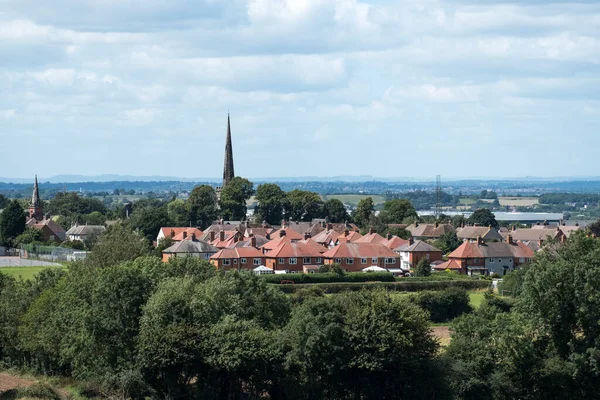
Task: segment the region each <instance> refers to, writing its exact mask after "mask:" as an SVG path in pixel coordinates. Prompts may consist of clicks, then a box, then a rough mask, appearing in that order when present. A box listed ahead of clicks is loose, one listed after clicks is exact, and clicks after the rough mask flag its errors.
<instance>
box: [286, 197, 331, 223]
mask: <svg viewBox="0 0 600 400" xmlns="http://www.w3.org/2000/svg"><path fill="white" fill-rule="evenodd" d="M285 214H286V217H287V218H288V219H289V220H292V221H312V220H313V219H314V218H322V217H323V199H322V198H321V196H319V194H317V193H314V192H308V191H306V190H300V189H294V190H292V191H291V192H288V194H287V209H286V212H285Z"/></svg>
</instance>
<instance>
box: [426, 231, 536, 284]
mask: <svg viewBox="0 0 600 400" xmlns="http://www.w3.org/2000/svg"><path fill="white" fill-rule="evenodd" d="M533 254H534V253H533V250H531V249H530V248H529V247H527V245H525V243H523V242H521V241H514V240H513V237H512V236H511V235H508V236H507V238H506V241H505V242H484V241H483V240H482V239H481V238H479V239H478V240H477V241H475V242H464V243H463V244H462V245H460V247H459V248H457V249H456V250H454V251H453V252H452V253H450V254H449V255H448V262H447V263H444V264H448V265H450V263H453V264H452V265H453V266H456V265H457V264H458V265H460V272H461V273H463V274H468V275H475V274H481V275H489V274H493V273H496V274H498V275H505V274H506V273H507V272H509V271H513V270H514V269H515V268H517V267H519V266H520V265H523V264H525V263H528V262H529V261H531V258H532V257H533ZM444 264H440V265H438V266H436V269H441V270H443V269H446V265H444ZM455 269H456V268H455Z"/></svg>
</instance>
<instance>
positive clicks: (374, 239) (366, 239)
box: [354, 232, 385, 243]
mask: <svg viewBox="0 0 600 400" xmlns="http://www.w3.org/2000/svg"><path fill="white" fill-rule="evenodd" d="M384 241H385V238H384V237H383V236H381V235H380V234H378V233H377V232H375V233H369V234H367V235H365V236H363V237H361V238H358V239H356V240H355V241H354V243H381V242H384Z"/></svg>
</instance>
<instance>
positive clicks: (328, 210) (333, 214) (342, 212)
mask: <svg viewBox="0 0 600 400" xmlns="http://www.w3.org/2000/svg"><path fill="white" fill-rule="evenodd" d="M323 216H324V217H325V218H327V221H329V222H333V223H342V222H347V221H349V220H350V215H348V212H347V211H346V207H345V206H344V204H343V203H342V202H341V201H340V200H338V199H329V200H327V201H326V202H325V204H324V205H323Z"/></svg>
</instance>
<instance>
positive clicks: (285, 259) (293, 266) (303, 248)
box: [264, 240, 323, 272]
mask: <svg viewBox="0 0 600 400" xmlns="http://www.w3.org/2000/svg"><path fill="white" fill-rule="evenodd" d="M264 257H265V264H264V265H265V266H266V267H267V268H270V269H272V270H273V271H284V270H287V271H290V272H302V271H303V270H304V268H303V267H304V266H308V265H311V266H319V265H322V264H323V256H322V255H321V253H320V252H319V251H318V250H317V249H315V248H314V246H312V245H309V244H306V243H301V242H292V241H290V240H287V241H285V240H284V241H281V243H279V245H278V246H277V247H275V248H274V249H272V250H270V251H267V252H266V253H264Z"/></svg>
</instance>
